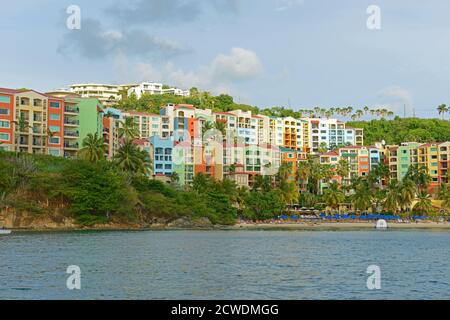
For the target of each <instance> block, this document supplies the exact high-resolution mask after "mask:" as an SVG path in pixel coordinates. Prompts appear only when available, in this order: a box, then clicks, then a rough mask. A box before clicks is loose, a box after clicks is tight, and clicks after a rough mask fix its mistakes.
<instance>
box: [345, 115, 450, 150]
mask: <svg viewBox="0 0 450 320" xmlns="http://www.w3.org/2000/svg"><path fill="white" fill-rule="evenodd" d="M348 125H349V126H351V127H355V128H363V129H364V143H365V144H366V145H371V144H373V143H375V142H379V141H382V140H385V141H386V143H387V144H400V143H402V142H424V143H425V142H442V141H448V140H449V139H450V121H446V120H438V119H418V118H399V117H396V118H395V119H394V120H384V119H381V120H372V121H368V122H366V121H359V122H349V123H348Z"/></svg>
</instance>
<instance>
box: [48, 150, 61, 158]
mask: <svg viewBox="0 0 450 320" xmlns="http://www.w3.org/2000/svg"><path fill="white" fill-rule="evenodd" d="M48 154H49V155H51V156H54V157H59V155H60V152H59V149H48Z"/></svg>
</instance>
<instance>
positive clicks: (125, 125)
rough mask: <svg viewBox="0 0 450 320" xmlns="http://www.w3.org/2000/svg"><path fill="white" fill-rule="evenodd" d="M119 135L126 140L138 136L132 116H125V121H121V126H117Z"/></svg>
mask: <svg viewBox="0 0 450 320" xmlns="http://www.w3.org/2000/svg"><path fill="white" fill-rule="evenodd" d="M119 137H120V138H125V140H128V141H132V140H134V139H136V138H139V129H138V127H137V125H136V122H134V119H133V118H132V117H127V118H125V121H122V123H121V127H120V128H119Z"/></svg>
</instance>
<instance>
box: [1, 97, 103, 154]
mask: <svg viewBox="0 0 450 320" xmlns="http://www.w3.org/2000/svg"><path fill="white" fill-rule="evenodd" d="M99 106H100V103H99V101H98V100H94V99H82V98H72V97H70V98H63V97H53V96H51V95H48V94H43V93H39V92H37V91H34V90H13V89H0V121H1V122H0V142H1V144H0V148H2V149H3V150H7V151H16V152H25V153H35V154H48V155H52V156H65V157H73V156H75V155H76V153H77V151H78V150H79V148H80V146H81V143H82V140H83V139H84V138H85V137H86V136H87V134H88V133H96V132H97V133H99V134H101V132H102V123H101V117H102V111H101V109H100V108H99ZM93 122H94V125H91V123H93Z"/></svg>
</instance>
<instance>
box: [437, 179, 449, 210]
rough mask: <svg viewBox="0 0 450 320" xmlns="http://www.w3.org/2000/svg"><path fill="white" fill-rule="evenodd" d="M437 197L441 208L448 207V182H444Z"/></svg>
mask: <svg viewBox="0 0 450 320" xmlns="http://www.w3.org/2000/svg"><path fill="white" fill-rule="evenodd" d="M439 199H440V200H442V207H443V208H447V210H448V208H450V184H446V185H444V186H443V187H442V189H441V191H440V192H439Z"/></svg>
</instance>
